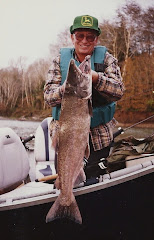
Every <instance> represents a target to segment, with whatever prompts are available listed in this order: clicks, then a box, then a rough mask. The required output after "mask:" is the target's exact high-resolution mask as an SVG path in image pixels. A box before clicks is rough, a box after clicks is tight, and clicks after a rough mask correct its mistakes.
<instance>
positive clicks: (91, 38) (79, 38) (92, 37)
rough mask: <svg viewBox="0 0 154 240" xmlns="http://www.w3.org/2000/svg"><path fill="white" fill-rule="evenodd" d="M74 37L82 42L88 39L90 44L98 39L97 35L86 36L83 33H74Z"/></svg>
mask: <svg viewBox="0 0 154 240" xmlns="http://www.w3.org/2000/svg"><path fill="white" fill-rule="evenodd" d="M74 35H75V38H76V40H77V41H82V40H83V39H84V38H86V40H87V41H88V42H94V40H95V38H96V35H93V34H89V35H84V34H83V33H74Z"/></svg>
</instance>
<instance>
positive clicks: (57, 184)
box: [55, 177, 60, 189]
mask: <svg viewBox="0 0 154 240" xmlns="http://www.w3.org/2000/svg"><path fill="white" fill-rule="evenodd" d="M55 187H56V188H57V189H60V181H59V177H57V179H56V181H55Z"/></svg>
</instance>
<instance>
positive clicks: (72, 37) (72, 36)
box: [71, 34, 74, 44]
mask: <svg viewBox="0 0 154 240" xmlns="http://www.w3.org/2000/svg"><path fill="white" fill-rule="evenodd" d="M71 39H72V43H73V44H74V35H73V34H71Z"/></svg>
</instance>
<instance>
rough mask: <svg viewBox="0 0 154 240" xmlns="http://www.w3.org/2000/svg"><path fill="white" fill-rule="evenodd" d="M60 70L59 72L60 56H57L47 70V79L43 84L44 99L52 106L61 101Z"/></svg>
mask: <svg viewBox="0 0 154 240" xmlns="http://www.w3.org/2000/svg"><path fill="white" fill-rule="evenodd" d="M60 83H61V72H60V56H57V57H56V58H55V59H54V60H53V62H52V64H51V66H50V68H49V71H48V79H47V81H46V84H45V86H44V100H45V102H46V103H47V104H48V105H50V106H52V107H54V106H56V105H58V104H60V103H61V99H62V93H61V85H60Z"/></svg>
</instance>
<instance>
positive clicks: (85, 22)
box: [81, 16, 93, 27]
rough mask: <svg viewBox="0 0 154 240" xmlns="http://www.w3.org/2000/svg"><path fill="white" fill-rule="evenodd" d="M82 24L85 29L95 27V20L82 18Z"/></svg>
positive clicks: (88, 17) (86, 17)
mask: <svg viewBox="0 0 154 240" xmlns="http://www.w3.org/2000/svg"><path fill="white" fill-rule="evenodd" d="M81 24H82V26H85V27H91V26H92V25H93V18H92V17H90V16H83V17H82V18H81Z"/></svg>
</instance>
